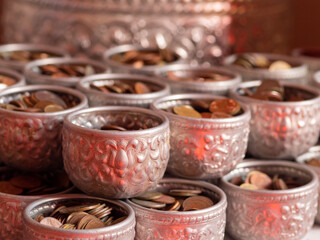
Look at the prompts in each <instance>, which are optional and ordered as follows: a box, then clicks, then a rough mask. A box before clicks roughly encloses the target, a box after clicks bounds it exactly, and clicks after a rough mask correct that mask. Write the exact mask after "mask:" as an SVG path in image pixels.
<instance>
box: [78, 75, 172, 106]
mask: <svg viewBox="0 0 320 240" xmlns="http://www.w3.org/2000/svg"><path fill="white" fill-rule="evenodd" d="M121 82H124V83H129V82H130V83H132V84H134V83H137V82H141V83H144V84H146V86H148V87H150V88H152V90H153V92H151V93H145V94H132V93H113V92H107V93H106V92H102V91H99V90H96V89H92V88H91V87H90V84H93V83H95V84H96V85H113V84H114V83H121ZM77 89H78V90H80V91H81V92H83V93H84V94H86V96H87V97H88V100H89V105H90V106H91V107H96V106H104V105H123V106H135V107H145V108H148V107H149V105H150V103H152V102H153V101H154V100H155V99H157V98H160V97H164V96H166V95H169V93H170V87H169V85H168V84H167V83H165V82H162V81H160V80H158V79H157V78H154V77H146V76H144V75H132V74H108V73H107V74H97V75H94V76H89V77H86V78H83V79H82V80H81V81H80V82H79V83H78V84H77Z"/></svg>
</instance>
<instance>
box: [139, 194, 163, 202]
mask: <svg viewBox="0 0 320 240" xmlns="http://www.w3.org/2000/svg"><path fill="white" fill-rule="evenodd" d="M162 196H163V193H161V192H146V193H144V194H141V195H139V196H137V197H136V198H139V199H144V200H155V199H159V198H161V197H162Z"/></svg>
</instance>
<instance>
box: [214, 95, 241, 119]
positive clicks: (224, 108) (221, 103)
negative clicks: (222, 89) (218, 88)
mask: <svg viewBox="0 0 320 240" xmlns="http://www.w3.org/2000/svg"><path fill="white" fill-rule="evenodd" d="M209 110H210V112H212V113H215V112H222V113H227V114H230V115H236V114H237V113H239V112H240V110H241V105H240V104H239V103H238V102H237V101H235V100H233V99H231V98H225V99H217V100H215V101H213V102H212V103H211V104H210V107H209Z"/></svg>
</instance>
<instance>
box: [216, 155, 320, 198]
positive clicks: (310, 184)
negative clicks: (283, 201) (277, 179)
mask: <svg viewBox="0 0 320 240" xmlns="http://www.w3.org/2000/svg"><path fill="white" fill-rule="evenodd" d="M255 166H257V167H268V166H269V167H270V166H279V167H290V168H294V169H299V170H300V171H304V172H305V173H308V174H309V175H310V176H311V180H310V182H308V183H306V184H304V185H302V186H299V187H296V188H292V189H286V190H252V189H245V188H240V187H239V186H237V185H235V184H233V183H230V182H229V180H230V179H231V175H232V173H233V172H234V171H237V170H238V169H243V168H248V167H253V169H254V167H255ZM318 184H319V181H318V176H317V175H316V173H315V172H314V171H313V170H311V169H310V168H308V167H307V166H304V165H302V164H298V163H295V162H288V161H284V160H278V161H277V160H266V161H263V160H259V161H246V162H242V163H239V164H238V165H237V166H236V168H235V169H233V170H231V171H230V172H229V173H228V174H226V175H225V176H223V177H222V178H221V179H220V185H221V187H222V189H224V188H227V189H228V190H230V191H233V192H236V191H243V192H247V193H255V194H263V195H264V196H265V195H267V196H270V197H271V196H274V195H279V196H280V195H287V194H295V193H299V192H303V191H306V190H309V189H311V188H313V187H314V185H316V186H318Z"/></svg>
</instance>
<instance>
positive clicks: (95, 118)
mask: <svg viewBox="0 0 320 240" xmlns="http://www.w3.org/2000/svg"><path fill="white" fill-rule="evenodd" d="M105 124H109V125H117V126H129V125H130V126H134V127H135V126H136V127H138V126H141V125H145V126H146V127H147V129H144V130H131V131H129V130H128V131H104V130H99V129H100V128H101V127H102V126H103V125H105ZM63 159H64V166H65V169H66V172H67V174H68V175H69V178H70V180H71V181H72V182H73V183H74V184H75V186H77V187H78V188H79V189H80V190H82V191H83V192H85V193H87V194H89V195H95V196H100V197H108V198H127V197H133V196H136V195H139V194H141V193H143V192H145V191H147V190H148V189H149V188H152V187H155V186H156V184H157V183H158V182H159V181H160V180H161V179H162V177H163V175H164V172H165V170H166V167H167V163H168V160H169V121H168V119H167V118H166V117H165V116H163V115H161V114H159V113H157V112H153V111H151V110H147V109H143V108H134V107H122V106H112V107H96V108H89V109H86V110H82V111H78V112H76V113H72V114H70V115H68V116H67V117H66V118H65V124H64V129H63Z"/></svg>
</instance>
